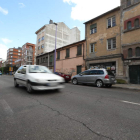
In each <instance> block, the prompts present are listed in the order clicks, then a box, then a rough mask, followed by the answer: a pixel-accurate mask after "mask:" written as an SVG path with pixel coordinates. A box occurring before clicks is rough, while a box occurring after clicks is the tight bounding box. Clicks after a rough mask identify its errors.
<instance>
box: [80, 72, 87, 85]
mask: <svg viewBox="0 0 140 140" xmlns="http://www.w3.org/2000/svg"><path fill="white" fill-rule="evenodd" d="M88 75H89V71H84V72H82V73H80V74H79V77H78V82H80V83H87V78H88Z"/></svg>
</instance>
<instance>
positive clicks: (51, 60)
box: [50, 55, 53, 66]
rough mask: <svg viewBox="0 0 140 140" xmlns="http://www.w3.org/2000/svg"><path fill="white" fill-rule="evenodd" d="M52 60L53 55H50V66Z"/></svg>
mask: <svg viewBox="0 0 140 140" xmlns="http://www.w3.org/2000/svg"><path fill="white" fill-rule="evenodd" d="M52 62H53V56H52V55H51V56H50V66H52Z"/></svg>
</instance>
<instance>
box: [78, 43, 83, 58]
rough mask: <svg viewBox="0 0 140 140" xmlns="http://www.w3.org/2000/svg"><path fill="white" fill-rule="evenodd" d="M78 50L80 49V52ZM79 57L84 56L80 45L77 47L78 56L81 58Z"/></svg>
mask: <svg viewBox="0 0 140 140" xmlns="http://www.w3.org/2000/svg"><path fill="white" fill-rule="evenodd" d="M78 48H80V51H79V49H78ZM79 52H80V53H79ZM79 55H82V45H78V46H77V56H79Z"/></svg>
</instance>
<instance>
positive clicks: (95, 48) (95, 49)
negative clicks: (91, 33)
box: [94, 43, 97, 52]
mask: <svg viewBox="0 0 140 140" xmlns="http://www.w3.org/2000/svg"><path fill="white" fill-rule="evenodd" d="M94 52H97V43H95V44H94Z"/></svg>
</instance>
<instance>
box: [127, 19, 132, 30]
mask: <svg viewBox="0 0 140 140" xmlns="http://www.w3.org/2000/svg"><path fill="white" fill-rule="evenodd" d="M131 28H132V25H131V21H128V22H127V30H131Z"/></svg>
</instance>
